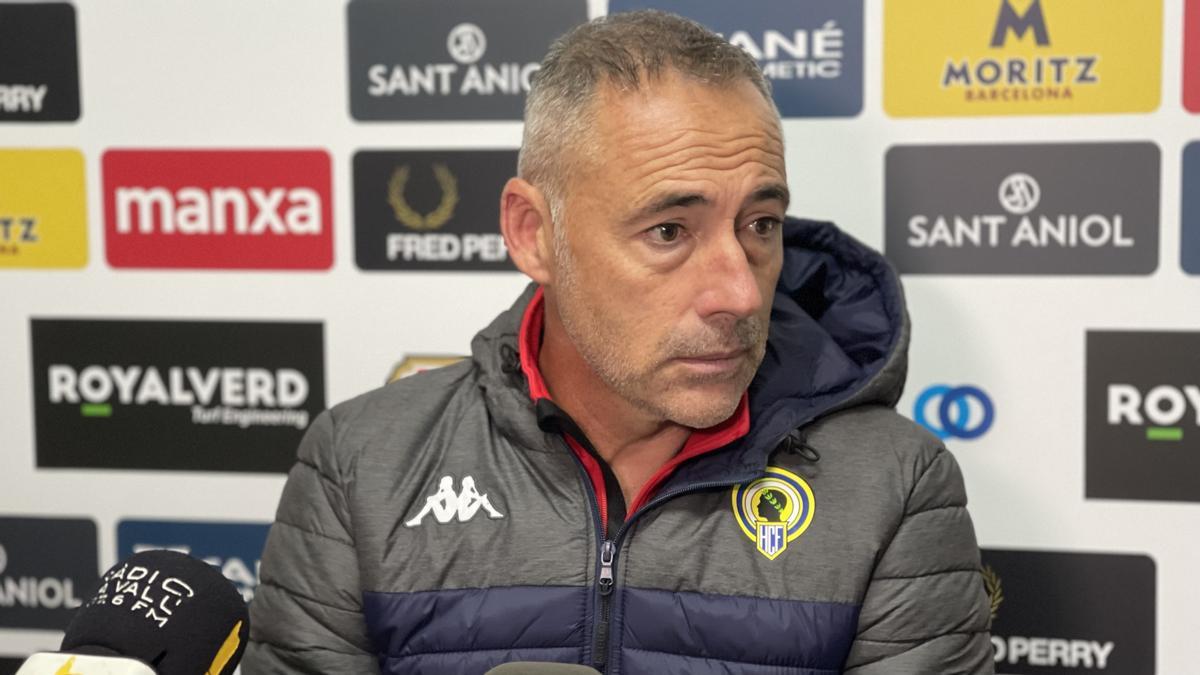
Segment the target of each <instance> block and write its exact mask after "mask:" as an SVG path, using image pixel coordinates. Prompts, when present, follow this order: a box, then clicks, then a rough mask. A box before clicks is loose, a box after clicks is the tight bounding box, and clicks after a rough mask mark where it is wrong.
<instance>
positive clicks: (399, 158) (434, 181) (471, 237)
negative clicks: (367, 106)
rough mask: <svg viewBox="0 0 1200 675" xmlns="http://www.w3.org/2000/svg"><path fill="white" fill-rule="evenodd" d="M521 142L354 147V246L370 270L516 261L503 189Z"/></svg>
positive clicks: (506, 266) (485, 267)
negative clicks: (503, 232) (505, 231)
mask: <svg viewBox="0 0 1200 675" xmlns="http://www.w3.org/2000/svg"><path fill="white" fill-rule="evenodd" d="M516 170H517V153H516V151H515V150H445V151H413V152H407V151H404V152H401V151H385V150H362V151H359V152H357V153H355V155H354V251H355V260H356V261H357V262H358V266H359V267H360V268H362V269H365V270H474V271H506V270H512V269H515V268H514V267H513V264H512V262H511V261H510V260H509V259H508V251H507V249H505V247H504V238H503V237H501V236H500V209H499V195H500V192H501V190H502V189H503V187H504V183H505V182H506V181H507V180H508V179H509V178H510V177H512V176H513V175H515V174H516Z"/></svg>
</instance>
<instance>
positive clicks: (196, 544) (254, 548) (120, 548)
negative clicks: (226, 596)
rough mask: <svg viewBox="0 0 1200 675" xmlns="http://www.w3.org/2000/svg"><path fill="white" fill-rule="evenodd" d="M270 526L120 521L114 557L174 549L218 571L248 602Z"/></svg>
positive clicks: (263, 524)
mask: <svg viewBox="0 0 1200 675" xmlns="http://www.w3.org/2000/svg"><path fill="white" fill-rule="evenodd" d="M270 529H271V525H270V524H269V523H210V522H186V521H172V520H122V521H121V522H120V523H118V524H117V559H118V560H121V559H124V558H127V557H129V556H131V555H133V554H134V553H141V552H142V551H149V550H156V549H168V550H171V551H178V552H180V553H184V554H187V555H190V556H192V557H195V558H199V559H200V560H203V561H204V562H206V563H208V564H209V565H212V566H213V567H215V568H217V569H218V570H220V571H221V574H223V575H225V578H226V579H229V580H230V581H231V582H233V585H234V586H236V587H237V589H238V591H239V592H241V594H242V598H244V599H245V600H246V602H250V601H251V600H253V599H254V591H255V589H257V588H258V570H259V567H260V565H261V561H262V550H263V546H264V545H265V544H266V542H267V532H268V531H269V530H270Z"/></svg>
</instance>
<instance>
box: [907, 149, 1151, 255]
mask: <svg viewBox="0 0 1200 675" xmlns="http://www.w3.org/2000/svg"><path fill="white" fill-rule="evenodd" d="M1160 155H1161V153H1160V152H1159V148H1158V146H1157V145H1155V144H1153V143H1143V142H1136V143H1071V144H1031V145H1016V144H1009V145H937V146H896V147H893V148H891V149H889V150H888V152H887V159H886V180H885V183H886V187H885V208H884V212H885V236H884V250H885V252H886V255H887V257H888V259H889V260H891V261H892V263H893V264H895V265H896V267H897V269H899V271H900V272H902V273H905V274H1031V275H1043V274H1047V275H1048V274H1114V275H1115V274H1151V273H1153V272H1154V270H1155V269H1156V268H1157V267H1158V240H1159V228H1160V223H1159V169H1160V163H1161V157H1160Z"/></svg>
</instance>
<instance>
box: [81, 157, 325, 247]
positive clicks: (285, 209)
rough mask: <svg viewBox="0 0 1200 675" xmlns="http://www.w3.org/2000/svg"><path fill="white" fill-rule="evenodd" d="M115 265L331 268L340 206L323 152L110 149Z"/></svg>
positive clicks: (109, 229) (107, 196) (109, 235)
mask: <svg viewBox="0 0 1200 675" xmlns="http://www.w3.org/2000/svg"><path fill="white" fill-rule="evenodd" d="M103 164H104V230H105V250H106V252H107V256H108V262H109V264H111V265H112V266H113V267H139V268H172V267H179V268H210V269H211V268H215V269H327V268H328V267H330V266H331V265H332V264H333V204H332V183H331V178H330V161H329V154H328V153H327V152H325V151H324V150H109V151H107V152H105V153H104V159H103Z"/></svg>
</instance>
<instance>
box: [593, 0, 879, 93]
mask: <svg viewBox="0 0 1200 675" xmlns="http://www.w3.org/2000/svg"><path fill="white" fill-rule="evenodd" d="M634 9H660V10H665V11H668V12H674V13H676V14H680V15H682V16H686V17H688V18H690V19H693V20H695V21H697V22H699V23H701V24H704V25H705V26H708V27H709V28H710V29H712V30H714V31H716V32H718V33H720V34H721V35H723V36H725V38H726V39H727V40H729V42H730V43H731V44H733V45H736V46H738V47H741V48H742V49H744V50H745V51H746V53H748V54H750V56H752V57H754V59H755V60H756V61H758V63H759V65H760V66H761V67H762V70H763V74H764V75H765V76H766V77H767V79H768V80H770V81H771V89H772V94H773V96H774V98H775V104H776V106H777V107H778V108H779V113H780V114H781V115H782V116H784V117H846V116H853V115H857V114H858V113H859V112H860V111H861V110H862V96H863V79H862V71H863V3H862V0H806V1H805V2H789V3H783V2H776V1H774V0H742V1H741V2H738V3H736V4H735V3H728V2H714V1H709V2H697V1H696V0H612V1H611V2H609V5H608V11H609V12H610V13H613V14H615V13H617V12H624V11H629V10H634Z"/></svg>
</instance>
